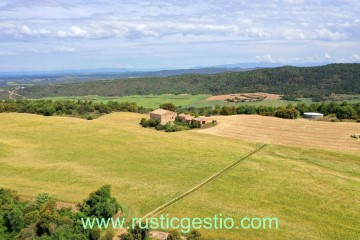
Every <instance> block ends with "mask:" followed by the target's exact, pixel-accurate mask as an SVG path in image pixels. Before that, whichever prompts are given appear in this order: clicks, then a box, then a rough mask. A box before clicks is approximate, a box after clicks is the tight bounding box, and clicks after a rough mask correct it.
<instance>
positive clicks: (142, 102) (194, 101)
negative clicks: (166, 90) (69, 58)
mask: <svg viewBox="0 0 360 240" xmlns="http://www.w3.org/2000/svg"><path fill="white" fill-rule="evenodd" d="M343 96H345V98H349V100H346V101H347V102H349V103H356V102H360V95H343ZM208 97H210V95H206V94H203V95H188V94H182V95H173V94H163V95H134V96H125V97H101V96H85V97H53V98H45V99H52V100H78V99H81V100H93V101H95V102H107V101H118V102H135V103H136V104H138V105H139V106H143V107H147V108H157V107H159V105H160V104H163V103H169V102H171V103H173V104H175V105H176V106H182V107H207V106H211V107H213V106H215V105H217V104H218V105H230V106H239V105H256V106H258V105H263V106H272V107H279V106H286V105H288V104H289V103H292V104H297V103H298V102H299V101H285V100H275V99H266V100H263V101H259V102H244V103H228V102H226V101H208V100H205V99H206V98H208ZM299 100H301V102H303V103H305V104H308V105H309V104H311V103H313V101H312V100H311V98H300V99H299ZM327 102H329V101H327ZM338 102H341V101H338Z"/></svg>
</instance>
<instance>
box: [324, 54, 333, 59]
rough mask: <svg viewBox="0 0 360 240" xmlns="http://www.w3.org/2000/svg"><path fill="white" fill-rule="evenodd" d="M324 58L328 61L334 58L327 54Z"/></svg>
mask: <svg viewBox="0 0 360 240" xmlns="http://www.w3.org/2000/svg"><path fill="white" fill-rule="evenodd" d="M324 58H325V59H327V60H329V59H331V58H332V57H331V55H330V54H328V53H325V54H324Z"/></svg>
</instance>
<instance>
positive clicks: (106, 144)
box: [0, 113, 360, 239]
mask: <svg viewBox="0 0 360 240" xmlns="http://www.w3.org/2000/svg"><path fill="white" fill-rule="evenodd" d="M141 117H143V116H142V115H139V114H133V113H112V114H109V115H106V116H103V117H100V118H98V119H96V120H93V121H87V120H82V119H76V118H69V117H43V116H38V115H29V114H16V113H11V114H9V113H6V114H4V113H3V114H0V126H2V130H1V132H0V187H6V188H12V189H15V190H18V191H19V193H20V195H24V196H31V197H35V196H36V195H37V194H38V193H40V192H48V193H50V194H52V195H54V196H55V197H56V198H57V199H59V200H63V201H70V202H79V201H81V200H82V199H84V198H85V197H86V196H87V195H88V194H89V193H90V192H92V191H94V190H96V189H97V188H98V187H99V186H101V185H103V184H111V185H112V189H113V194H114V195H115V196H116V198H117V199H118V200H119V202H121V203H122V204H123V205H124V206H125V215H126V217H127V218H129V217H133V216H136V217H141V216H143V215H144V214H146V213H148V212H150V211H152V210H154V209H155V208H156V207H158V206H160V205H162V204H163V203H165V202H167V201H169V200H171V199H173V198H174V197H176V196H178V195H180V194H181V193H183V192H185V191H187V190H188V189H190V188H192V187H193V186H195V185H196V184H198V183H199V182H201V181H202V180H204V179H206V178H207V177H209V176H211V175H212V174H214V173H215V172H217V171H219V170H220V169H222V168H223V167H225V166H226V165H228V164H230V163H232V162H233V161H235V160H237V159H239V158H240V157H241V156H243V155H245V154H247V153H248V152H250V151H252V150H253V149H255V148H256V147H257V146H259V145H260V143H254V142H245V141H242V140H237V139H230V138H225V137H217V136H211V135H206V134H202V133H199V132H197V131H184V132H176V133H165V132H158V131H154V130H152V129H145V128H142V127H141V126H140V125H139V124H138V122H139V120H140V118H141ZM289 121H291V120H289ZM359 212H360V156H359V155H358V154H349V153H344V152H330V151H325V150H317V149H302V148H294V147H284V146H277V145H268V146H266V147H265V148H264V149H263V150H261V152H259V153H257V154H255V155H253V156H251V157H250V158H248V159H246V160H244V161H243V162H241V163H240V164H239V165H238V166H237V167H235V168H234V169H232V170H231V171H230V172H228V173H226V174H225V175H223V176H221V177H220V178H218V179H216V180H214V181H213V182H211V183H210V184H209V185H206V186H205V187H203V188H201V189H199V190H198V191H196V192H194V193H192V194H191V195H189V196H187V197H186V198H184V199H182V200H180V201H179V202H177V203H176V204H174V205H172V206H171V207H170V208H168V209H167V210H165V212H164V213H168V214H169V215H170V216H176V217H212V216H213V215H214V214H223V215H224V216H228V217H234V218H240V217H243V216H248V217H259V218H262V217H269V216H270V217H277V218H278V219H279V229H278V230H275V229H273V230H236V229H233V230H231V231H225V230H222V231H219V230H217V231H216V230H210V231H204V230H200V231H201V233H202V234H203V235H204V236H206V237H207V238H209V239H221V238H223V239H239V238H241V239H259V238H266V239H357V238H358V236H359V235H360V227H359V226H360V219H359Z"/></svg>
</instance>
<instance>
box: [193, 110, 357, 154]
mask: <svg viewBox="0 0 360 240" xmlns="http://www.w3.org/2000/svg"><path fill="white" fill-rule="evenodd" d="M211 119H216V120H217V121H218V124H217V125H216V126H214V127H211V128H207V129H202V130H198V132H201V133H206V134H212V135H217V136H224V137H231V138H236V139H242V140H250V141H256V142H264V143H273V144H280V145H289V146H298V147H308V148H321V149H327V150H334V151H351V152H360V141H359V140H358V139H354V138H351V137H350V136H351V135H352V134H354V133H357V132H360V124H359V123H354V122H323V121H313V120H307V119H296V120H290V119H281V118H275V117H264V116H259V115H234V116H214V117H211Z"/></svg>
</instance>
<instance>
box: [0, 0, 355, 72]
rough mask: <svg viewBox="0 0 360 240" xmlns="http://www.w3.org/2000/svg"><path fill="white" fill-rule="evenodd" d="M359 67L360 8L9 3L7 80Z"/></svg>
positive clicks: (344, 2)
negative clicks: (10, 74)
mask: <svg viewBox="0 0 360 240" xmlns="http://www.w3.org/2000/svg"><path fill="white" fill-rule="evenodd" d="M243 62H272V63H285V64H298V63H303V62H360V1H359V0H311V1H310V0H272V1H267V0H263V1H261V0H243V1H240V0H226V1H225V0H224V1H222V0H217V1H215V0H208V1H196V0H192V1H190V0H181V1H179V0H178V1H175V0H171V1H170V0H163V1H158V0H154V1H147V0H137V1H130V0H129V1H128V0H123V1H122V0H118V1H115V0H113V1H111V0H93V1H92V0H68V1H65V0H31V1H29V0H2V1H1V2H0V71H3V72H4V71H28V70H62V69H88V68H132V69H154V68H187V67H194V66H212V65H221V64H235V63H243Z"/></svg>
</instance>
